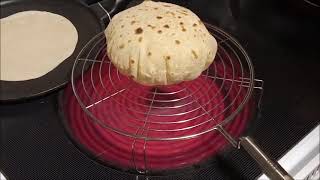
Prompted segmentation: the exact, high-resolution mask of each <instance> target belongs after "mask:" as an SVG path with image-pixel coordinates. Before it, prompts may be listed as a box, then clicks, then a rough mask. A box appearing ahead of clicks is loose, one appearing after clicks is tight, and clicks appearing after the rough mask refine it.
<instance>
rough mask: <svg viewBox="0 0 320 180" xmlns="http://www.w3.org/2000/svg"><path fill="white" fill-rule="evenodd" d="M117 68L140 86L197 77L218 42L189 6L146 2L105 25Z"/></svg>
mask: <svg viewBox="0 0 320 180" xmlns="http://www.w3.org/2000/svg"><path fill="white" fill-rule="evenodd" d="M105 35H106V39H107V44H108V47H107V53H108V57H109V58H110V59H111V61H112V63H113V64H114V65H115V66H116V67H117V68H118V69H119V71H120V72H121V73H123V74H125V75H127V76H130V77H132V79H133V80H135V81H137V82H139V83H141V84H144V85H168V84H175V83H179V82H182V81H188V80H193V79H195V78H197V77H198V76H199V75H200V74H201V72H202V71H204V70H205V69H207V68H208V66H209V65H210V64H211V63H212V62H213V59H214V57H215V54H216V52H217V42H216V40H215V39H214V37H213V36H212V35H211V34H210V33H209V32H208V30H207V29H206V27H205V26H204V24H203V23H202V22H201V20H200V19H199V17H198V16H197V15H195V14H194V13H193V12H191V11H190V10H188V9H186V8H184V7H181V6H178V5H174V4H170V3H163V2H153V1H145V2H143V3H141V4H139V5H137V6H135V7H132V8H129V9H127V10H125V11H122V12H120V13H118V14H117V15H115V16H114V17H113V18H112V20H111V22H110V23H109V25H108V27H107V29H106V30H105Z"/></svg>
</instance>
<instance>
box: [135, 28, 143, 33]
mask: <svg viewBox="0 0 320 180" xmlns="http://www.w3.org/2000/svg"><path fill="white" fill-rule="evenodd" d="M135 32H136V34H141V33H142V32H143V29H142V28H140V27H139V28H137V29H136V31H135Z"/></svg>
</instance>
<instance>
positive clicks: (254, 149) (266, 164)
mask: <svg viewBox="0 0 320 180" xmlns="http://www.w3.org/2000/svg"><path fill="white" fill-rule="evenodd" d="M239 145H240V147H242V148H243V149H244V150H246V151H247V152H248V153H249V155H250V156H251V157H252V158H253V159H255V161H256V162H257V163H258V164H259V166H260V167H261V169H262V170H263V171H264V173H265V174H266V175H267V176H268V177H269V178H270V179H272V180H294V179H293V178H292V177H291V176H290V175H289V174H288V172H287V171H286V170H284V169H283V168H282V167H281V165H280V164H279V163H278V162H277V161H274V160H273V159H271V158H270V157H268V156H267V155H266V154H265V153H264V152H263V151H262V150H261V149H260V148H259V147H258V146H257V144H256V143H255V142H254V141H253V139H252V138H251V137H242V138H240V142H239Z"/></svg>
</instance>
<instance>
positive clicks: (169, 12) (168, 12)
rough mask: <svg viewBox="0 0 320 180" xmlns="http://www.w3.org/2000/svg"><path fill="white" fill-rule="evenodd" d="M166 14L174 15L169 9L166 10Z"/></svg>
mask: <svg viewBox="0 0 320 180" xmlns="http://www.w3.org/2000/svg"><path fill="white" fill-rule="evenodd" d="M166 14H171V15H172V16H175V15H176V14H175V13H174V12H171V11H167V12H166Z"/></svg>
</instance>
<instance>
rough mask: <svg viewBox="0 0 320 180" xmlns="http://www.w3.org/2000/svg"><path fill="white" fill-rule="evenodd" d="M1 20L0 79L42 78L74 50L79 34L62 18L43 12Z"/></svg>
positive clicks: (14, 15) (22, 79)
mask: <svg viewBox="0 0 320 180" xmlns="http://www.w3.org/2000/svg"><path fill="white" fill-rule="evenodd" d="M0 22H1V61H0V63H1V69H0V70H1V74H0V80H5V81H24V80H30V79H35V78H38V77H41V76H43V75H45V74H47V73H48V72H50V71H51V70H53V69H54V68H55V67H57V66H58V65H59V64H60V63H61V62H63V61H64V60H65V59H67V58H68V57H69V56H70V55H71V54H72V53H73V51H74V50H75V47H76V45H77V42H78V33H77V30H76V28H75V27H74V25H73V24H72V23H71V22H70V21H69V20H68V19H66V18H65V17H63V16H60V15H57V14H53V13H50V12H45V11H23V12H19V13H16V14H13V15H11V16H8V17H6V18H2V19H1V20H0Z"/></svg>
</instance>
